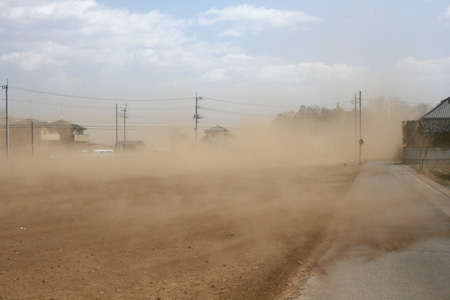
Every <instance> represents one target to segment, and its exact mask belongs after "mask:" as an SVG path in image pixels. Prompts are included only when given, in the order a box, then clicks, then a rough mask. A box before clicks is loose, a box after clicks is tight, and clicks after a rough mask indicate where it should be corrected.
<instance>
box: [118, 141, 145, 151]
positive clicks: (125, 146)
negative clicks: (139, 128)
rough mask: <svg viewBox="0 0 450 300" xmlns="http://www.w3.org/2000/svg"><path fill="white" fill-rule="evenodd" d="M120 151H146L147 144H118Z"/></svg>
mask: <svg viewBox="0 0 450 300" xmlns="http://www.w3.org/2000/svg"><path fill="white" fill-rule="evenodd" d="M117 149H118V150H144V149H145V143H144V142H143V141H126V142H125V143H124V142H118V143H117Z"/></svg>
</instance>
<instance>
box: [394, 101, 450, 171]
mask: <svg viewBox="0 0 450 300" xmlns="http://www.w3.org/2000/svg"><path fill="white" fill-rule="evenodd" d="M402 127H403V144H404V147H403V161H404V162H405V163H417V162H418V161H419V160H422V161H423V163H424V164H435V165H438V164H450V97H449V98H447V99H444V100H442V101H441V102H440V103H439V105H437V106H436V107H435V108H433V109H432V110H431V111H429V112H428V113H426V114H425V115H423V116H422V117H420V118H419V119H418V120H415V121H404V122H402Z"/></svg>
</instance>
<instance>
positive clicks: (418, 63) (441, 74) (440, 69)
mask: <svg viewBox="0 0 450 300" xmlns="http://www.w3.org/2000/svg"><path fill="white" fill-rule="evenodd" d="M389 78H390V79H391V85H392V86H393V87H395V89H396V90H397V91H398V93H399V94H401V95H403V96H404V97H405V99H407V100H409V101H416V102H429V101H437V100H439V99H440V98H441V97H448V93H449V88H448V83H449V82H450V57H445V58H440V59H428V60H419V59H416V58H414V57H405V58H403V59H401V60H399V61H398V62H397V63H395V64H394V65H393V67H392V73H391V76H390V77H389Z"/></svg>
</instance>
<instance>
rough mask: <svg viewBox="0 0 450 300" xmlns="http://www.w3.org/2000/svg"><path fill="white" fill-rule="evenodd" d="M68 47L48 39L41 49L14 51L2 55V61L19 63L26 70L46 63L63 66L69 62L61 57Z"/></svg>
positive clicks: (37, 67) (0, 59)
mask: <svg viewBox="0 0 450 300" xmlns="http://www.w3.org/2000/svg"><path fill="white" fill-rule="evenodd" d="M66 51H67V49H66V47H64V46H62V45H60V44H57V43H54V42H51V41H47V42H44V43H42V44H41V45H40V47H39V49H36V50H29V51H22V52H12V53H9V54H4V55H1V56H0V61H2V62H4V63H11V64H17V65H18V66H19V67H20V68H21V69H23V70H26V71H31V70H36V69H39V68H41V67H43V66H45V65H48V66H62V65H64V64H66V63H67V61H66V60H65V59H64V58H61V56H63V55H64V54H65V53H66Z"/></svg>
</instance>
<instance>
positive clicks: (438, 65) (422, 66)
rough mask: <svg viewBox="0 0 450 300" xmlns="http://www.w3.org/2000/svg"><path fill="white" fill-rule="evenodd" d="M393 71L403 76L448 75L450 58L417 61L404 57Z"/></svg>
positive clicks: (449, 73) (449, 72)
mask: <svg viewBox="0 0 450 300" xmlns="http://www.w3.org/2000/svg"><path fill="white" fill-rule="evenodd" d="M394 71H396V72H399V73H402V74H403V75H408V74H409V75H413V74H421V75H435V76H442V75H444V74H448V75H450V57H446V58H441V59H435V60H431V59H430V60H417V59H415V58H414V57H411V56H409V57H406V58H403V59H401V60H399V61H398V62H397V63H396V64H395V65H394Z"/></svg>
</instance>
